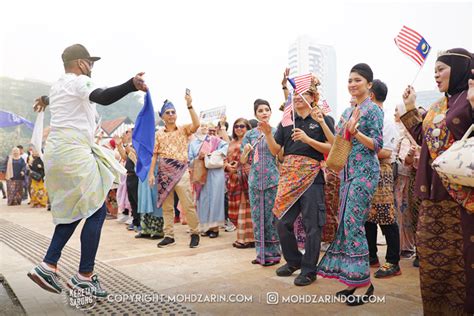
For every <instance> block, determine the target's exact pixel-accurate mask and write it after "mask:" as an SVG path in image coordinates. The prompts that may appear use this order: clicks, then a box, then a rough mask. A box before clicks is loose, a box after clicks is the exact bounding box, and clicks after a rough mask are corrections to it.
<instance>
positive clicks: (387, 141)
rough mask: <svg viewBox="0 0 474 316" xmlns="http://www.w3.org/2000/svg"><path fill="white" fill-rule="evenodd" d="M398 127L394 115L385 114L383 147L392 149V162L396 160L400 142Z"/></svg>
mask: <svg viewBox="0 0 474 316" xmlns="http://www.w3.org/2000/svg"><path fill="white" fill-rule="evenodd" d="M398 137H399V134H398V128H397V126H396V125H395V121H394V119H393V115H384V119H383V148H384V149H388V150H391V151H392V157H391V160H392V162H393V161H395V149H396V147H397V142H398Z"/></svg>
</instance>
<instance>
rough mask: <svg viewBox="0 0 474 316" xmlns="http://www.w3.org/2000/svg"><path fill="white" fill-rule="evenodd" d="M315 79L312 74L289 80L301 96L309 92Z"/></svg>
mask: <svg viewBox="0 0 474 316" xmlns="http://www.w3.org/2000/svg"><path fill="white" fill-rule="evenodd" d="M312 79H313V75H312V74H310V73H309V74H307V75H302V76H298V77H294V78H293V79H288V81H289V82H290V84H291V85H292V86H293V89H294V90H295V93H296V94H301V93H304V92H306V91H308V90H309V88H310V87H311V80H312Z"/></svg>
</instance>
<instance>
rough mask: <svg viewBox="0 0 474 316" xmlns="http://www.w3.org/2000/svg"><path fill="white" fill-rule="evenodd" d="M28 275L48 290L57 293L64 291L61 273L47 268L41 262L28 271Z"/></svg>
mask: <svg viewBox="0 0 474 316" xmlns="http://www.w3.org/2000/svg"><path fill="white" fill-rule="evenodd" d="M28 277H29V278H30V279H31V280H33V282H35V283H36V284H38V285H39V286H40V287H41V288H43V289H45V290H46V291H49V292H52V293H56V294H59V293H61V291H62V287H61V284H60V283H59V275H58V274H57V273H56V272H54V271H51V270H48V269H46V268H45V267H43V266H42V265H41V264H39V265H37V266H36V267H34V268H33V269H32V270H31V271H30V272H28Z"/></svg>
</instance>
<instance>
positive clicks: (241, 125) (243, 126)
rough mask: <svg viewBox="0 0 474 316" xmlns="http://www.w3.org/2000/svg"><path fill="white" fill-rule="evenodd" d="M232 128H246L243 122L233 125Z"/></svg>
mask: <svg viewBox="0 0 474 316" xmlns="http://www.w3.org/2000/svg"><path fill="white" fill-rule="evenodd" d="M234 128H240V129H244V128H247V125H245V124H239V125H234Z"/></svg>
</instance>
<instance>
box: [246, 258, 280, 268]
mask: <svg viewBox="0 0 474 316" xmlns="http://www.w3.org/2000/svg"><path fill="white" fill-rule="evenodd" d="M251 263H252V264H260V261H259V260H257V259H253V260H252V261H251ZM279 263H280V261H267V262H265V263H263V264H262V266H264V267H271V266H274V265H276V264H279Z"/></svg>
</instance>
